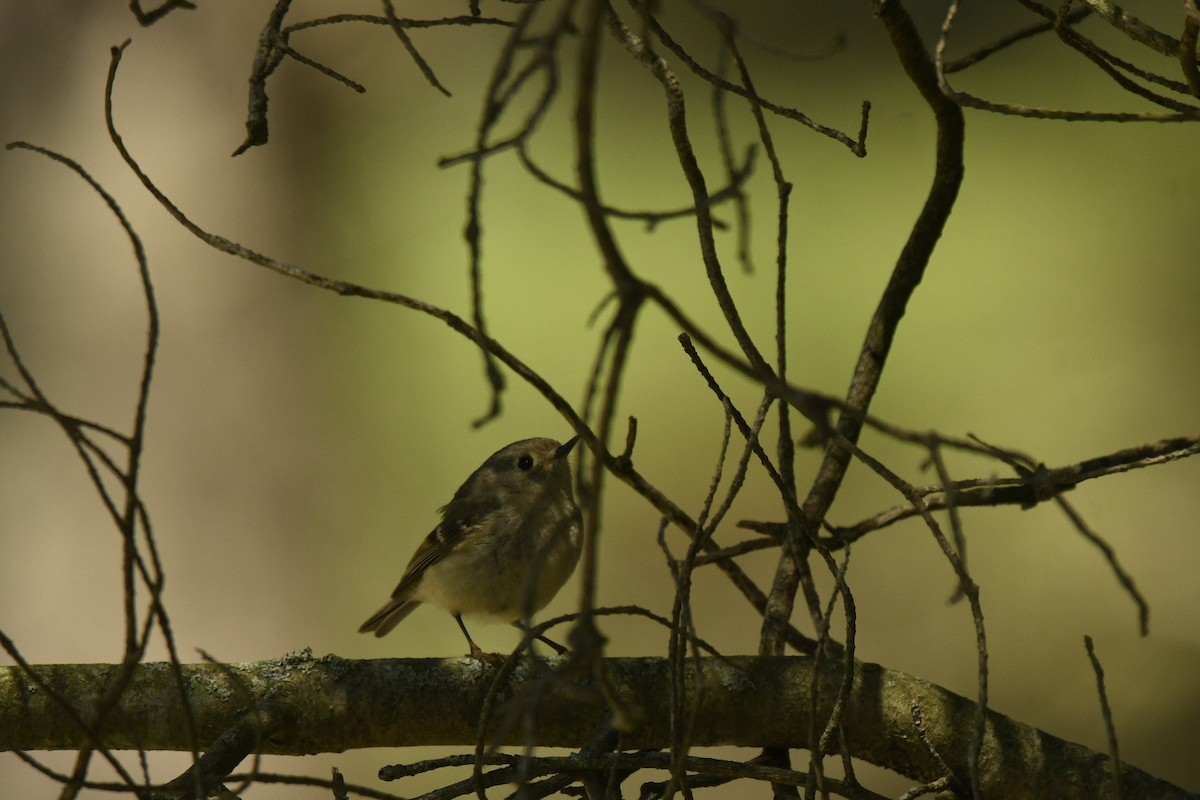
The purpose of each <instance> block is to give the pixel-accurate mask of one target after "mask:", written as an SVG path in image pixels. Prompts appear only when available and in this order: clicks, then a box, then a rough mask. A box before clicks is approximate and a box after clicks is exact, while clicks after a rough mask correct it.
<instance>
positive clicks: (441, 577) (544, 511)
mask: <svg viewBox="0 0 1200 800" xmlns="http://www.w3.org/2000/svg"><path fill="white" fill-rule="evenodd" d="M578 439H579V437H578V436H576V437H574V438H572V439H570V440H569V441H567V442H566V443H564V444H559V443H558V442H556V441H555V440H553V439H544V438H539V439H523V440H521V441H519V442H513V443H512V444H510V445H508V446H507V447H503V448H501V449H500V450H497V451H496V452H495V453H493V454H492V455H491V456H489V457H488V459H487V460H486V461H484V462H483V464H482V466H480V467H479V469H477V470H475V471H474V472H472V473H471V477H469V478H467V480H466V481H465V482H464V483H463V485H462V486H460V487H458V491H457V492H455V493H454V498H453V499H452V500H451V501H450V502H449V503H447V504H446V505H445V506H443V507H442V508H441V509H440V511H441V514H442V521H441V523H440V524H438V526H437V527H436V528H434V529H433V530H432V531H431V532H430V533H429V535H428V536H426V537H425V541H423V542H421V545H420V547H418V548H417V551H416V552H415V553H413V556H412V559H411V560H410V561H409V562H408V568H407V569H406V570H405V571H404V577H402V578H401V579H400V584H399V585H398V586H397V587H396V590H395V591H394V592H392V599H391V600H389V601H388V603H387V604H386V605H385V606H384V607H383V608H381V609H379V611H377V612H375V614H374V615H372V617H371V618H370V619H368V620H367V621H366V622H364V623H363V624H362V627H361V628H359V629H358V631H359V633H368V632H374V634H375V635H376V636H383V635H384V634H386V633H388V632H389V631H390V630H392V628H394V627H396V626H397V625H398V624H400V622H401V621H402V620H403V619H404V618H405V617H407V616H408V615H409V614H411V613H412V611H413V609H415V608H416V607H417V606H419V605H420V604H421V603H433V604H434V605H436V606H440V607H442V608H444V609H446V610H447V611H449V612H450V613H451V614H453V615H454V619H455V621H456V622H458V627H459V628H461V629H462V632H463V635H464V636H466V637H467V643H468V644H469V645H470V646H471V656H472V657H474V658H475V659H476V660H486V656H485V654H484V653H483V651H482V650H481V649H480V648H479V646H478V645H476V644H475V640H473V639H472V638H471V634H470V633H468V632H467V626H466V625H464V624H463V620H462V618H463V615H467V616H480V617H490V618H491V619H493V620H498V621H501V622H511V623H513V624H514V625H516V624H518V621H519V620H521V619H523V618H527V617H529V616H530V615H532V614H533V613H534V612H535V611H538V610H540V609H541V608H543V607H544V606H545V605H546V604H547V603H549V602H550V600H551V598H553V597H554V595H555V594H557V593H558V590H559V589H561V588H562V585H563V584H564V583H566V582H567V578H569V577H571V573H572V572H574V571H575V565H576V563H578V561H579V554H580V551H581V550H582V547H583V518H582V516H581V514H580V513H579V507H578V506H577V505H575V495H574V493H573V492H572V490H571V467H570V464H569V463H568V460H567V456H568V454H569V453H570V452H571V448H572V447H574V446H575V443H576V442H577V441H578ZM539 638H540V637H539ZM544 641H548V640H544Z"/></svg>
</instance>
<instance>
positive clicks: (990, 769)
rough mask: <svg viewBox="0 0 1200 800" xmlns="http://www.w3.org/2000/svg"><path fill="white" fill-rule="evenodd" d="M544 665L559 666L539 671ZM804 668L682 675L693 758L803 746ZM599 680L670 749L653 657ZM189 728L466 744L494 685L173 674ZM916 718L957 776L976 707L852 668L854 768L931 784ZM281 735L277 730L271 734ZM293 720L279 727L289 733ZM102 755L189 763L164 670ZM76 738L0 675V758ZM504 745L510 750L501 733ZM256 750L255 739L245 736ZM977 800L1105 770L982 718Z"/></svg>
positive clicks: (59, 676)
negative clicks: (182, 753)
mask: <svg viewBox="0 0 1200 800" xmlns="http://www.w3.org/2000/svg"><path fill="white" fill-rule="evenodd" d="M550 663H551V665H555V666H557V665H561V664H562V663H564V662H563V661H561V660H552V661H551V662H550ZM812 664H813V662H812V660H811V659H809V658H806V657H786V658H734V659H730V660H729V661H728V662H725V661H722V660H718V659H707V658H706V659H699V660H698V661H696V662H692V663H689V665H688V675H687V679H688V682H689V684H690V686H689V690H688V696H689V697H695V698H700V704H699V705H698V707H697V708H696V712H695V720H694V725H693V726H692V729H691V732H692V737H693V744H695V745H716V744H732V745H744V746H754V747H759V746H777V747H807V746H808V731H809V724H808V723H809V715H810V713H811V708H810V701H809V687H810V686H814V685H815V686H818V687H820V688H819V690H820V694H821V697H820V701H819V702H818V703H817V704H816V705H817V709H816V710H817V713H818V714H820V715H822V717H821V718H822V719H823V718H824V716H826V715H828V705H829V702H830V701H831V699H832V698H833V697H834V696H835V694H836V690H837V686H838V682H839V678H840V676H839V675H838V669H839V666H840V665H839V664H836V663H835V664H831V665H829V666H827V667H825V668H823V670H822V675H821V676H820V679H819V680H817V681H813V680H812V669H813V666H812ZM33 669H34V670H35V671H36V672H37V673H38V675H39V676H40V677H41V678H42V680H43V681H44V682H45V683H46V684H47V685H48V686H50V687H52V688H53V689H55V690H56V691H57V692H58V693H59V694H60V696H62V697H63V698H64V699H65V700H66V701H67V702H69V703H71V704H72V705H73V706H74V707H76V708H78V709H86V708H89V707H90V706H91V705H92V704H94V703H95V701H96V698H97V697H98V696H99V695H100V694H101V693H102V692H103V690H104V687H105V686H106V685H107V684H108V683H109V682H110V681H111V680H112V679H113V677H114V676H115V675H116V674H117V672H118V670H119V666H118V665H112V664H66V665H46V666H38V667H33ZM606 669H607V677H608V681H609V683H610V684H611V686H612V687H614V689H615V690H616V691H617V693H618V695H619V696H620V698H621V700H622V701H623V702H624V703H626V704H627V705H628V706H629V707H631V708H634V707H636V708H639V709H640V711H641V712H642V716H641V719H642V725H641V726H640V727H639V728H638V729H637V730H635V731H632V732H630V733H628V734H626V736H625V738H624V742H623V746H624V747H626V748H665V747H667V746H668V745H669V743H670V731H669V709H668V707H667V706H668V703H669V698H670V694H671V693H670V690H669V688H668V681H669V676H670V672H671V665H670V663H669V662H668V661H666V660H665V659H661V658H617V659H609V660H608V661H607V662H606ZM183 671H184V675H185V678H186V681H187V685H188V691H189V697H190V700H191V704H192V708H193V711H194V714H195V718H196V726H197V729H198V730H199V731H200V735H201V736H202V737H203V738H204V740H205V741H209V742H213V741H216V740H217V739H218V738H219V737H221V735H222V734H223V733H224V732H225V731H227V730H228V729H229V728H231V727H234V726H237V725H242V724H244V720H245V719H246V715H247V712H249V711H251V710H254V708H253V707H254V706H256V707H257V708H258V709H269V710H270V712H271V715H270V716H271V718H272V719H274V720H276V725H275V727H274V728H273V729H272V730H271V731H270V733H269V734H268V735H264V736H263V737H262V738H261V740H260V741H259V742H258V746H257V749H258V750H259V751H260V752H264V753H287V754H305V753H315V752H339V751H342V750H347V749H350V748H358V747H398V746H411V745H430V744H457V745H470V744H472V743H474V742H475V740H476V734H477V725H478V720H479V712H480V708H481V705H482V703H483V698H484V696H485V695H486V694H487V692H488V690H489V688H490V686H491V683H492V681H493V678H494V676H495V675H496V672H495V670H494V668H491V667H485V666H482V665H481V664H480V663H479V662H477V661H474V660H472V659H468V658H462V659H387V660H371V661H349V660H345V659H341V658H338V657H336V656H326V657H324V658H313V657H311V656H308V655H294V656H288V657H286V658H283V659H277V660H272V661H263V662H258V663H252V664H234V665H220V664H189V665H185V666H184V667H183ZM540 679H541V680H548V683H547V684H546V685H544V686H542V687H541V688H540V689H539V698H540V702H539V707H538V711H537V712H536V714H537V718H538V719H537V724H536V725H535V726H532V728H531V729H530V730H532V731H534V734H533V735H534V737H535V743H536V744H540V745H556V746H566V747H580V746H583V745H585V744H586V743H587V742H589V741H590V740H591V739H592V738H593V737H594V736H595V731H596V730H597V727H598V726H600V725H602V724H604V723H605V721H606V720H607V718H608V714H609V712H608V710H607V707H606V704H605V702H604V701H603V699H602V698H601V697H600V695H599V693H598V692H596V691H594V690H593V689H592V688H591V687H589V686H588V685H586V683H580V682H578V681H576V680H574V679H567V678H565V677H563V676H562V675H561V673H559V674H556V675H553V676H549V675H548V673H546V672H545V671H544V670H542V669H533V668H531V667H529V666H528V665H521V666H519V667H518V668H517V669H516V670H515V671H514V672H513V675H512V677H511V678H510V682H511V683H510V686H509V687H507V689H506V690H505V691H504V694H505V695H506V696H508V697H522V696H525V692H524V691H523V688H528V685H529V684H530V683H531V682H532V681H537V680H540ZM914 705H917V706H919V708H920V713H921V716H922V718H923V720H924V723H925V728H926V739H927V741H928V742H929V743H930V744H931V745H932V746H933V747H934V748H935V749H936V751H937V753H938V755H940V756H941V758H942V760H944V761H945V763H946V764H947V765H949V767H950V768H951V769H952V770H953V771H954V773H955V774H956V775H960V776H965V775H966V774H967V767H966V759H967V749H968V745H967V741H968V740H969V738H970V737H969V735H968V733H969V732H970V730H971V728H972V725H973V716H974V713H975V704H974V703H972V702H971V701H970V700H968V699H966V698H964V697H961V696H959V695H956V694H954V693H952V692H949V691H947V690H945V689H942V688H940V687H938V686H935V685H933V684H930V683H928V682H926V681H922V680H919V679H917V678H914V677H912V676H910V675H906V674H904V673H901V672H895V671H892V670H888V669H885V668H883V667H880V666H877V665H872V664H859V665H858V671H857V674H856V675H855V676H854V682H853V686H852V688H851V694H850V701H849V703H848V705H847V707H846V708H845V710H844V711H843V713H842V717H841V719H842V725H843V730H844V733H845V740H846V742H847V745H848V747H849V749H850V752H851V755H853V756H855V757H857V758H862V759H865V760H867V761H871V762H873V763H876V764H879V765H881V766H884V767H886V768H888V769H891V770H894V771H896V772H899V773H902V774H904V775H908V776H910V777H912V778H914V779H916V780H932V779H935V778H937V777H939V776H940V775H941V774H942V772H943V768H941V767H939V766H938V765H937V764H935V763H934V760H933V758H932V757H931V756H930V755H929V754H928V752H927V751H926V749H925V746H924V745H923V744H922V743H921V741H920V737H919V736H918V735H917V732H916V729H915V727H914V724H913V721H912V707H913V706H914ZM280 720H282V721H285V723H284V724H282V725H280V724H279V721H280ZM289 720H295V723H294V724H292V725H288V724H286V721H289ZM99 735H100V736H101V737H102V738H103V740H104V741H105V742H106V743H107V744H108V745H109V746H111V747H112V748H114V749H122V748H134V747H137V746H139V745H140V746H141V747H144V748H147V749H156V750H187V749H189V747H190V746H189V740H188V734H187V726H186V724H185V720H184V715H183V713H182V712H181V711H180V709H179V702H178V692H177V689H176V687H175V686H174V684H173V682H172V679H171V671H170V669H169V668H168V666H167V665H166V664H161V663H155V664H143V665H141V666H140V667H138V668H137V671H136V673H135V675H134V678H133V681H132V682H131V685H130V687H129V690H128V691H127V692H126V693H125V695H124V697H123V698H122V701H121V704H120V705H119V707H118V708H117V709H116V710H115V712H114V713H113V714H112V715H111V716H110V718H109V720H108V722H107V723H106V726H105V728H103V729H102V730H101V731H99ZM79 737H80V733H79V730H78V728H77V727H76V726H75V725H74V724H73V723H72V721H71V718H70V716H69V715H67V714H66V713H64V711H63V710H62V708H61V707H58V706H57V705H56V704H55V701H54V700H53V699H52V698H51V697H50V696H49V693H47V692H45V691H39V690H37V688H36V687H35V686H34V684H33V682H32V681H31V680H30V679H29V677H28V675H26V674H24V673H23V672H22V671H21V669H20V668H17V667H6V668H3V669H0V750H5V751H6V750H13V749H26V750H37V749H73V748H75V747H77V746H78V743H79ZM508 738H509V739H512V742H511V743H517V742H519V741H521V739H520V734H519V733H514V734H511V735H510V736H509V737H508ZM251 739H253V737H251ZM979 777H980V785H981V788H982V790H983V796H984V797H1005V798H1040V797H1046V798H1050V797H1054V798H1094V797H1101V796H1107V795H1108V793H1109V790H1110V787H1109V785H1108V784H1109V781H1110V780H1111V772H1110V770H1109V764H1108V756H1107V755H1104V754H1102V753H1096V752H1093V751H1091V750H1088V749H1087V748H1084V747H1082V746H1080V745H1076V744H1072V743H1070V742H1067V741H1064V740H1062V739H1059V738H1057V737H1054V736H1051V735H1049V734H1046V733H1043V732H1041V731H1039V730H1037V729H1035V728H1032V727H1029V726H1027V725H1023V724H1021V723H1019V722H1016V721H1014V720H1012V719H1009V718H1007V717H1005V716H1003V715H1001V714H997V713H995V712H991V711H989V712H988V716H987V735H986V737H985V740H984V747H983V752H982V757H981V759H980V762H979ZM1121 782H1122V787H1121V791H1122V795H1123V796H1124V797H1156V798H1166V799H1168V800H1169V798H1195V797H1196V795H1191V794H1189V793H1187V792H1185V791H1183V790H1182V789H1179V788H1177V787H1175V786H1172V785H1170V784H1168V783H1165V782H1163V781H1160V780H1157V779H1155V778H1153V777H1152V776H1150V775H1147V774H1146V773H1144V772H1141V771H1140V770H1137V769H1135V768H1133V767H1131V766H1129V765H1122V769H1121Z"/></svg>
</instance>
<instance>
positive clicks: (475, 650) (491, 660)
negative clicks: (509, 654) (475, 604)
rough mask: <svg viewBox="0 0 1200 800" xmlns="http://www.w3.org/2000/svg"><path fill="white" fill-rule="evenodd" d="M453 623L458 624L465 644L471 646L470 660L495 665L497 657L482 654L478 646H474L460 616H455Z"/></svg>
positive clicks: (490, 654) (473, 641)
mask: <svg viewBox="0 0 1200 800" xmlns="http://www.w3.org/2000/svg"><path fill="white" fill-rule="evenodd" d="M454 621H455V622H457V623H458V628H459V630H461V631H462V632H463V636H465V637H467V644H469V645H471V658H473V659H475V660H476V661H482V662H486V663H488V664H495V663H496V661H497V659H498V657H497V656H496V655H494V654H492V653H485V652H483V650H482V649H481V648H480V647H479V645H477V644H475V640H474V639H472V638H471V634H469V633H467V626H466V625H465V624H463V621H462V614H455V615H454Z"/></svg>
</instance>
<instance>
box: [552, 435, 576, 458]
mask: <svg viewBox="0 0 1200 800" xmlns="http://www.w3.org/2000/svg"><path fill="white" fill-rule="evenodd" d="M578 441H579V437H578V436H572V437H571V438H570V439H567V441H565V442H563V443H562V444H560V445H559V446H558V449H557V450H555V451H554V457H555V458H556V459H558V458H566V457H567V453H570V452H571V448H572V447H574V446H575V443H576V442H578Z"/></svg>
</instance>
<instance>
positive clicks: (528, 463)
mask: <svg viewBox="0 0 1200 800" xmlns="http://www.w3.org/2000/svg"><path fill="white" fill-rule="evenodd" d="M517 469H519V470H524V471H525V472H528V471H529V470H531V469H533V456H521V457H520V458H518V459H517Z"/></svg>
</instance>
